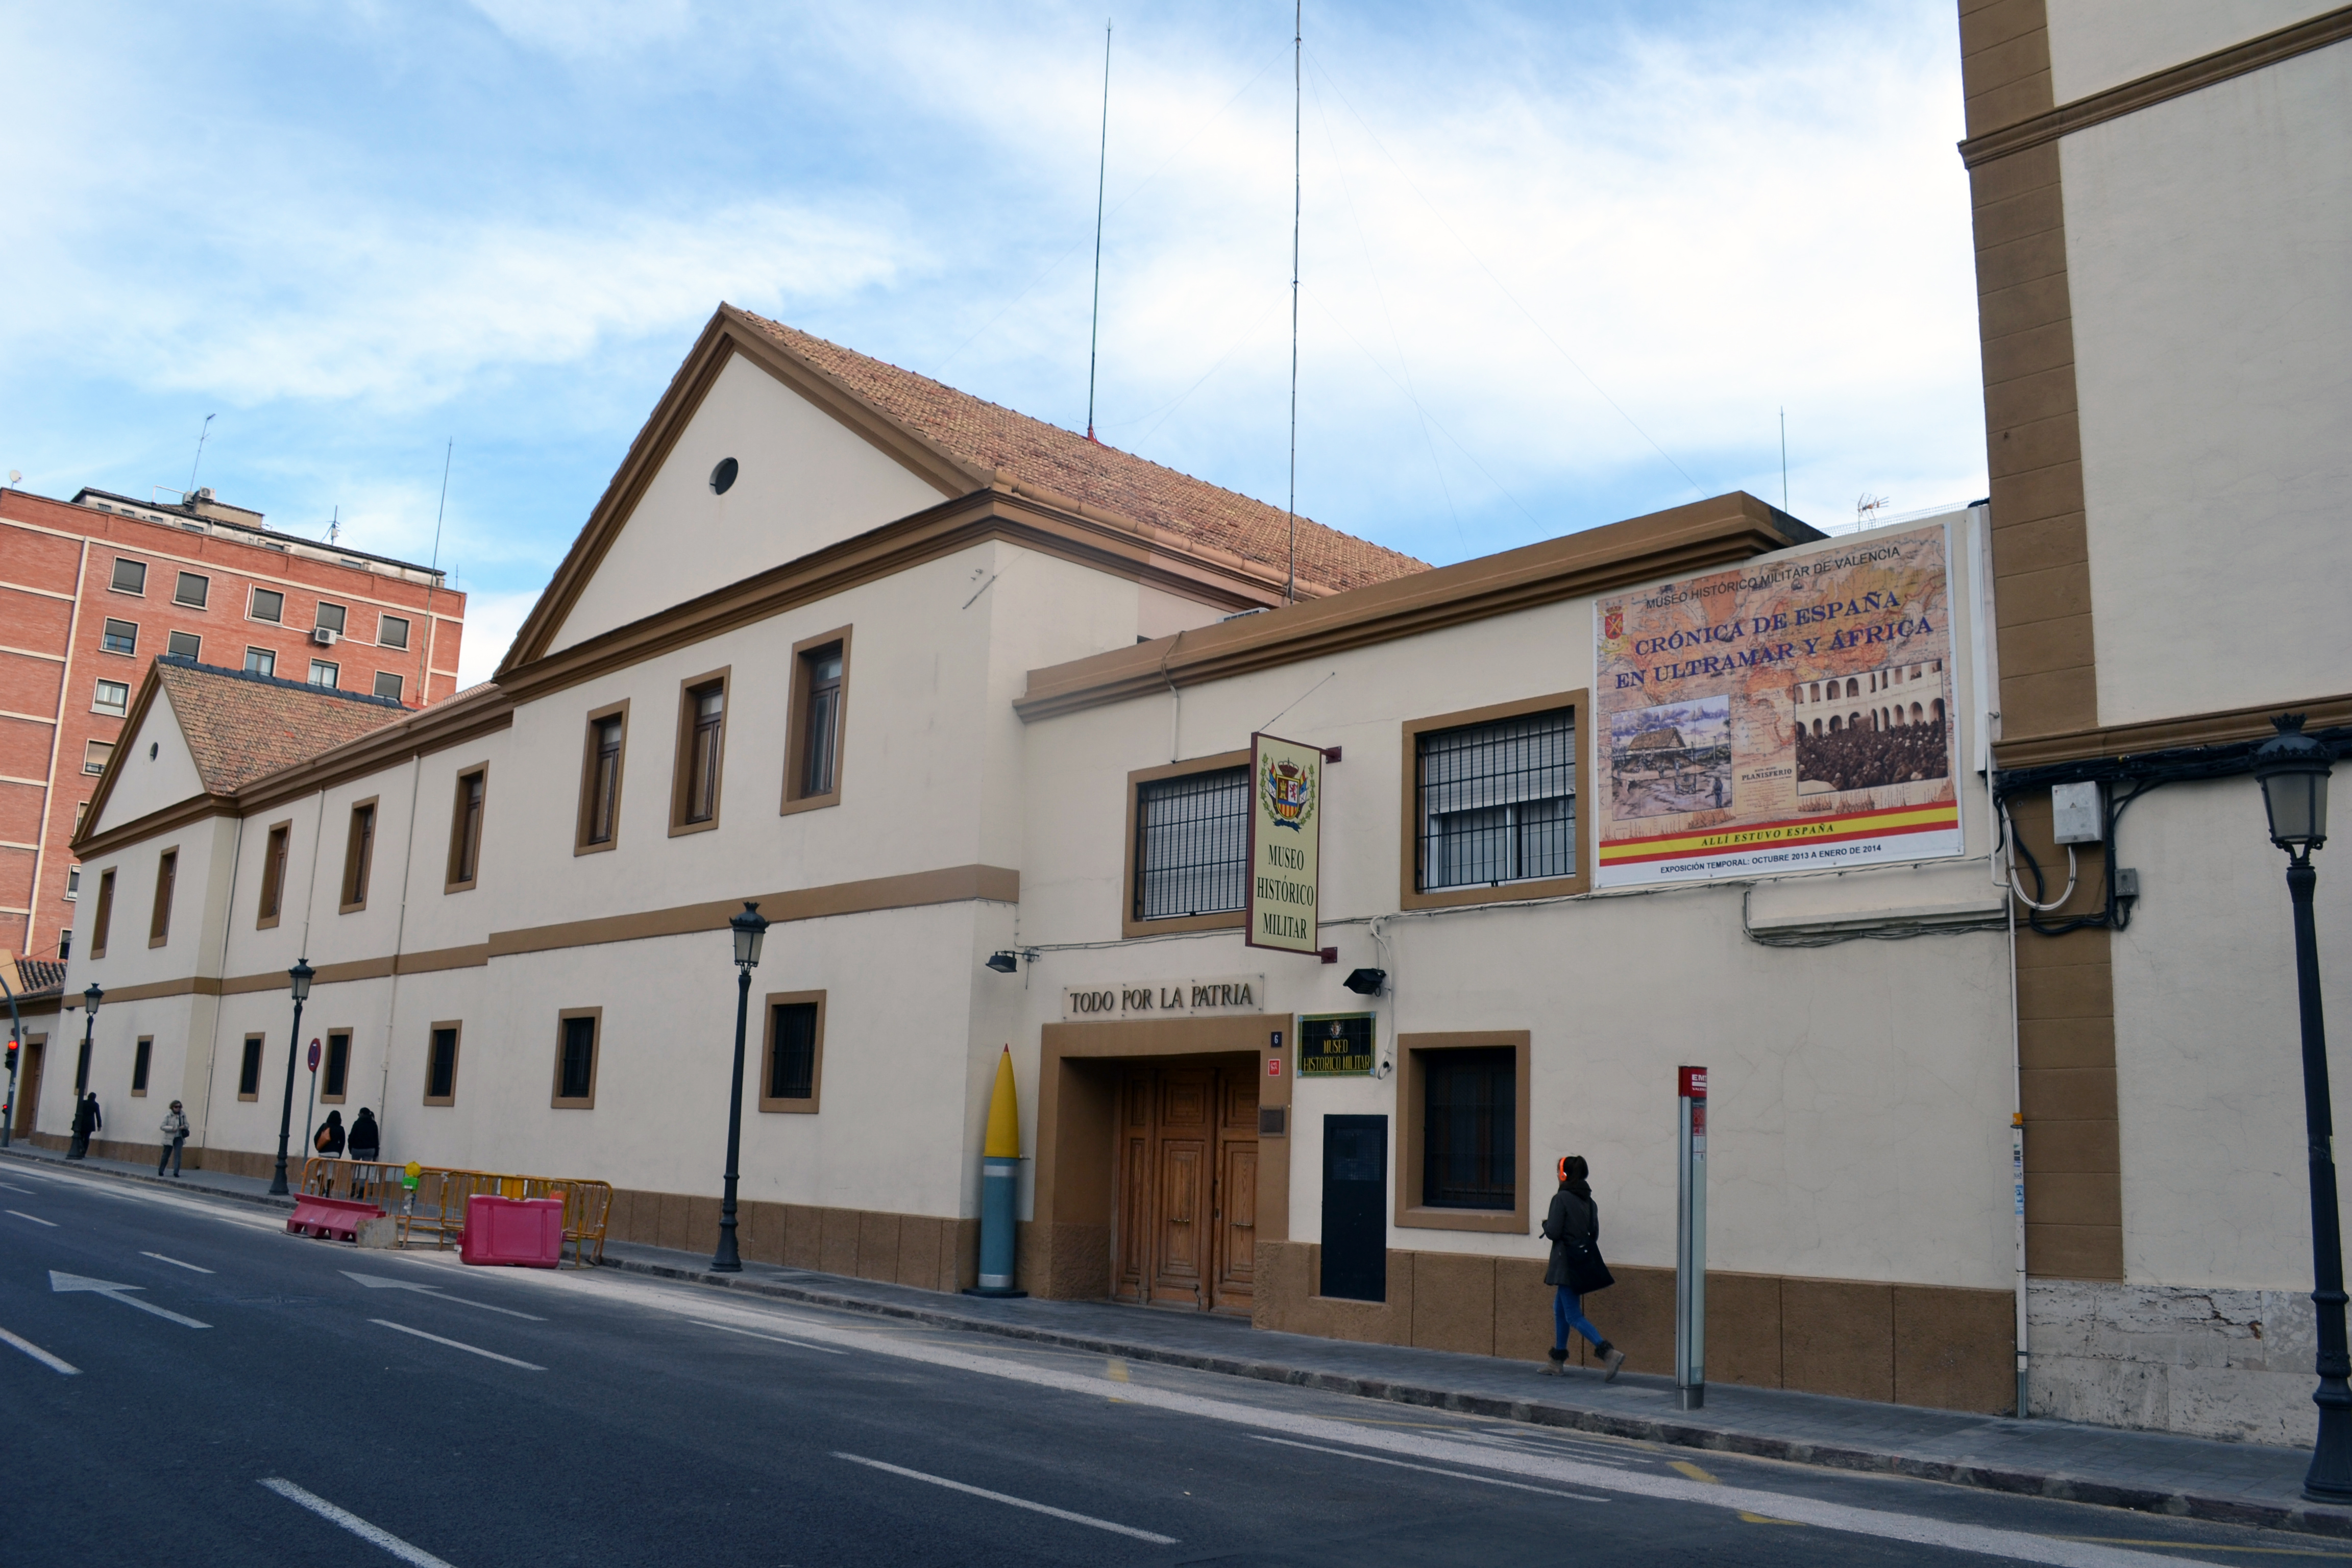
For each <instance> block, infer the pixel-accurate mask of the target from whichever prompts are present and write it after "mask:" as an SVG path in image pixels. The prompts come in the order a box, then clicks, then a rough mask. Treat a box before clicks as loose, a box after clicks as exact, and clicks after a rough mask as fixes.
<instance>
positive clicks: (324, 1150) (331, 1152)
mask: <svg viewBox="0 0 2352 1568" xmlns="http://www.w3.org/2000/svg"><path fill="white" fill-rule="evenodd" d="M310 1147H311V1148H313V1149H315V1150H317V1151H318V1152H320V1153H321V1154H324V1155H325V1156H326V1157H327V1158H328V1159H330V1160H340V1159H341V1158H342V1157H343V1113H342V1112H341V1111H340V1110H330V1111H329V1112H327V1124H326V1125H325V1126H324V1127H321V1128H320V1129H319V1136H318V1137H317V1138H316V1139H314V1140H313V1141H312V1142H311V1144H310Z"/></svg>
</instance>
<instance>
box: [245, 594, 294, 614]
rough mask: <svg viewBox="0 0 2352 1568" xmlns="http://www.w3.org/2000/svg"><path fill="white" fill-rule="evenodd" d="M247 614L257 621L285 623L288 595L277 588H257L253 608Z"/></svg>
mask: <svg viewBox="0 0 2352 1568" xmlns="http://www.w3.org/2000/svg"><path fill="white" fill-rule="evenodd" d="M245 613H246V614H247V615H248V616H252V617H253V618H254V619H255V620H257V621H283V620H285V618H286V595H283V594H281V593H279V592H278V590H277V589H275V588H256V589H255V590H254V591H253V604H252V606H251V607H250V608H248V609H247V611H246V612H245Z"/></svg>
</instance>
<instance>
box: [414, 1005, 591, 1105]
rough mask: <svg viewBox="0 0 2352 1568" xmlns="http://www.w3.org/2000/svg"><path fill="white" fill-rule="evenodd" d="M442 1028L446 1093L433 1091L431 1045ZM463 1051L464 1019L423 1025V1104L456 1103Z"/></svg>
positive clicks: (559, 1071) (436, 1021)
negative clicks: (445, 1046)
mask: <svg viewBox="0 0 2352 1568" xmlns="http://www.w3.org/2000/svg"><path fill="white" fill-rule="evenodd" d="M444 1029H446V1030H448V1031H449V1033H450V1037H451V1038H450V1041H449V1092H448V1093H446V1094H436V1093H434V1092H433V1046H434V1042H435V1040H436V1039H437V1038H438V1037H440V1034H441V1031H442V1030H444ZM557 1050H558V1052H559V1054H560V1053H561V1051H562V1047H561V1046H559V1047H557ZM465 1053H466V1024H465V1020H464V1019H462V1018H436V1019H435V1020H434V1021H433V1022H432V1023H430V1024H427V1025H426V1026H425V1104H427V1105H455V1104H457V1064H458V1062H459V1061H460V1060H461V1059H463V1058H464V1056H465ZM556 1070H557V1072H558V1073H561V1072H562V1066H561V1064H560V1062H559V1065H558V1066H557V1068H556ZM557 1087H559V1088H561V1087H562V1085H561V1084H559V1085H558V1086H557ZM592 1098H593V1097H592Z"/></svg>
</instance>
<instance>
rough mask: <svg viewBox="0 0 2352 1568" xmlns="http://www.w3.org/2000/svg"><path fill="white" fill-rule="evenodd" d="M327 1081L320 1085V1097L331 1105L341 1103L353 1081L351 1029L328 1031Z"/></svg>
mask: <svg viewBox="0 0 2352 1568" xmlns="http://www.w3.org/2000/svg"><path fill="white" fill-rule="evenodd" d="M325 1067H326V1069H327V1070H326V1073H325V1075H324V1076H325V1081H324V1082H322V1083H320V1085H319V1098H320V1100H324V1101H326V1102H327V1103H328V1104H330V1105H341V1103H342V1102H343V1100H344V1098H345V1091H346V1090H347V1089H349V1088H350V1087H351V1081H352V1032H351V1031H350V1030H349V1029H330V1030H328V1031H327V1059H326V1062H325Z"/></svg>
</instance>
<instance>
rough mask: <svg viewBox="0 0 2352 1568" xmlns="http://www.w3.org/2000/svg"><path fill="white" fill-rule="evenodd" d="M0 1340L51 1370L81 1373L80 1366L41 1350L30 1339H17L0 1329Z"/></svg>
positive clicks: (73, 1375)
mask: <svg viewBox="0 0 2352 1568" xmlns="http://www.w3.org/2000/svg"><path fill="white" fill-rule="evenodd" d="M0 1340H5V1341H6V1342H8V1343H10V1344H12V1345H15V1346H16V1348H17V1349H18V1350H20V1351H23V1352H25V1353H26V1355H28V1356H31V1357H32V1358H33V1359H34V1360H35V1361H37V1362H39V1363H41V1364H42V1365H43V1366H46V1367H47V1368H48V1369H49V1370H50V1371H52V1372H61V1373H65V1374H66V1375H67V1376H68V1377H79V1376H80V1375H81V1368H79V1367H78V1366H76V1365H74V1364H73V1363H71V1362H69V1361H60V1360H58V1358H57V1357H56V1356H53V1355H51V1354H50V1353H49V1352H47V1351H45V1350H43V1349H42V1348H41V1347H40V1346H38V1345H37V1344H35V1343H34V1342H32V1341H30V1340H22V1339H18V1338H17V1337H16V1335H14V1334H12V1333H10V1332H9V1331H7V1330H5V1329H0Z"/></svg>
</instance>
